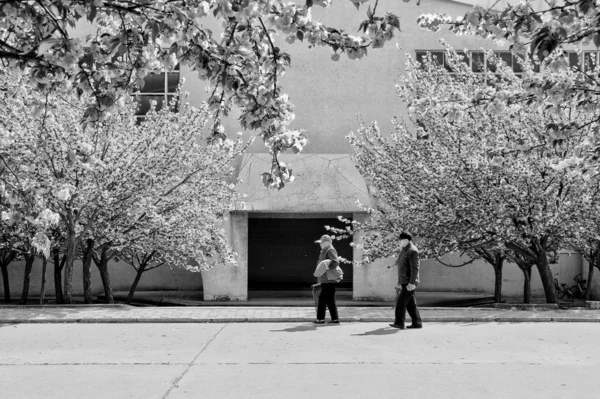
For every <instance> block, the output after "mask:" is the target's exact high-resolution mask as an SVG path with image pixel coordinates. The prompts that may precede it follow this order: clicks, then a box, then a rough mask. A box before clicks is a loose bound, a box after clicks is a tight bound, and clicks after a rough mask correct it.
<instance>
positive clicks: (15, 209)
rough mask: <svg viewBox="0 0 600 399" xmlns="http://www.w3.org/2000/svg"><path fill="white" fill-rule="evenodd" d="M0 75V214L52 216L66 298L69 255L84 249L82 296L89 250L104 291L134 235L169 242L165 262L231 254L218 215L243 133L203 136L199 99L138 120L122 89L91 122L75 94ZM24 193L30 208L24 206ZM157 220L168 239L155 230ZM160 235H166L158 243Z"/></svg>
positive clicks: (43, 239)
mask: <svg viewBox="0 0 600 399" xmlns="http://www.w3.org/2000/svg"><path fill="white" fill-rule="evenodd" d="M0 77H2V78H3V82H2V85H0V86H2V87H9V88H10V90H7V93H11V95H10V96H9V95H5V96H3V97H1V98H0V100H1V101H2V106H3V109H4V110H6V113H7V116H8V118H6V119H3V121H2V122H0V126H1V127H2V137H5V138H7V139H6V140H5V143H4V144H6V146H5V147H4V148H3V150H4V151H3V154H2V156H3V162H4V164H5V165H6V170H7V171H9V172H10V173H9V172H5V173H3V174H2V175H1V176H0V177H1V178H2V179H3V181H4V184H5V186H4V187H10V194H8V197H7V195H3V198H4V197H7V198H9V200H7V201H5V202H4V204H5V206H7V211H4V212H3V218H4V219H7V220H16V219H19V220H18V221H15V222H21V220H22V219H23V220H26V221H29V222H30V223H32V224H33V225H36V226H37V225H40V226H42V224H43V223H45V224H44V225H43V226H42V227H46V229H47V227H48V226H47V224H48V223H47V222H52V223H54V224H57V222H58V219H59V218H60V223H59V225H58V227H59V230H60V231H61V233H62V234H60V236H61V237H64V245H62V248H61V250H62V252H63V253H64V254H65V258H66V261H65V269H64V274H65V275H64V295H65V301H66V302H67V303H70V302H71V297H72V287H73V286H72V284H73V283H72V275H73V262H74V260H75V258H76V256H77V254H80V256H81V257H82V258H83V268H84V288H85V297H86V300H87V301H89V300H90V299H91V292H90V291H89V287H90V282H89V279H90V278H91V277H90V270H89V269H90V264H91V262H92V259H96V260H97V264H98V266H99V269H100V273H101V275H102V278H103V282H104V285H105V291H106V292H107V293H108V294H110V289H109V288H110V285H109V284H108V282H109V278H108V269H107V264H108V261H109V260H110V259H111V258H112V257H113V256H114V255H115V254H117V253H118V252H119V251H121V250H123V249H125V248H131V247H132V246H134V245H139V243H140V242H142V241H143V242H145V243H146V247H145V248H147V247H148V245H151V243H152V242H151V241H150V238H151V237H157V240H158V241H155V242H154V244H155V245H157V248H158V250H160V248H171V249H175V248H177V250H178V252H177V254H178V255H177V257H176V256H175V255H174V254H171V253H168V254H166V253H165V254H163V257H165V258H166V259H168V260H169V261H174V260H175V259H178V262H174V264H173V265H174V266H183V267H189V266H188V265H187V264H184V262H183V261H182V259H183V257H184V256H185V257H187V258H192V259H195V261H196V262H197V264H198V265H199V266H198V267H209V266H210V264H211V259H210V257H214V258H215V260H216V261H230V260H231V251H230V249H229V248H228V246H227V245H226V241H225V239H224V233H223V231H222V221H223V217H224V214H225V213H226V211H227V210H228V209H229V208H230V207H231V206H232V203H233V201H235V200H236V199H237V195H236V194H235V191H234V186H233V185H232V184H231V182H227V181H226V180H227V179H228V177H227V173H228V171H230V170H231V165H230V163H231V161H232V160H233V159H234V158H235V157H236V156H238V155H239V154H240V152H241V151H242V145H241V141H240V140H241V139H238V140H237V141H236V142H234V141H231V140H222V139H217V140H213V143H212V144H207V142H206V134H204V135H203V126H204V124H205V121H206V117H207V112H206V109H205V108H203V109H197V108H195V107H193V106H191V105H190V104H189V103H187V102H186V101H185V96H183V97H181V98H180V99H179V103H178V104H172V107H171V108H169V107H165V109H164V110H161V111H159V112H156V111H155V110H152V111H151V112H150V113H149V114H148V115H147V116H146V118H145V120H143V121H141V122H140V121H139V120H138V119H136V117H135V115H134V112H133V111H134V109H135V106H136V104H135V101H134V100H133V99H129V100H127V101H125V98H123V99H122V102H121V104H122V107H121V108H119V109H118V110H117V111H116V112H114V113H113V114H112V116H111V117H110V118H105V119H104V120H103V121H101V122H98V123H97V124H95V126H94V128H93V129H91V128H89V127H88V128H86V127H84V126H83V125H81V124H80V120H81V118H82V115H83V110H82V109H81V107H80V108H78V107H77V105H81V104H82V102H80V100H79V99H78V98H77V97H76V96H75V95H73V94H72V95H70V96H69V95H68V93H65V92H63V91H48V92H46V94H45V95H43V96H41V95H40V94H39V92H37V91H34V90H28V86H27V84H26V82H25V81H24V80H23V79H22V76H20V75H18V74H16V73H14V72H13V73H9V72H7V73H6V74H4V75H0ZM13 86H14V87H13ZM40 102H41V103H43V104H44V107H43V112H41V113H32V112H31V107H32V105H34V104H36V103H40ZM175 106H177V109H175ZM8 139H10V140H8ZM6 190H8V189H7V188H5V191H6ZM25 190H27V191H25ZM10 196H12V197H10ZM13 197H14V200H10V198H13ZM32 199H34V200H35V201H34V202H33V204H35V208H25V207H24V205H23V204H29V203H31V200H32ZM184 215H185V217H184ZM161 229H166V231H168V232H169V234H170V237H172V238H169V237H167V236H166V235H164V234H162V235H161V234H160V232H161V231H163V230H161ZM38 233H39V234H38ZM38 233H36V235H35V236H34V244H35V245H33V246H34V247H35V248H38V249H40V250H42V251H43V252H44V253H45V256H46V257H48V255H49V254H48V252H49V250H50V247H51V245H52V243H51V242H50V239H49V238H48V237H49V235H48V234H45V230H44V229H40V230H39V232H38ZM207 237H210V239H207ZM35 240H37V241H39V242H36V241H35ZM161 240H162V241H167V240H173V243H172V244H171V245H170V246H168V245H164V244H163V245H162V247H159V244H160V242H161ZM56 241H57V243H58V244H59V245H60V243H61V240H59V239H57V240H56ZM215 243H218V244H219V245H215ZM134 248H136V247H134ZM165 252H166V251H165ZM94 255H96V256H94ZM55 262H57V261H55ZM189 268H192V267H189ZM107 297H108V298H109V299H110V295H107Z"/></svg>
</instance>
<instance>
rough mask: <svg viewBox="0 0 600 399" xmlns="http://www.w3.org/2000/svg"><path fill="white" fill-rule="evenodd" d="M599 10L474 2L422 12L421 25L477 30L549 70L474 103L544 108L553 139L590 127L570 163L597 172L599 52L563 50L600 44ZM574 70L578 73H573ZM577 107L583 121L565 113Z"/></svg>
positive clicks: (589, 5)
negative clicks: (460, 11) (460, 8)
mask: <svg viewBox="0 0 600 399" xmlns="http://www.w3.org/2000/svg"><path fill="white" fill-rule="evenodd" d="M599 15H600V7H599V6H598V4H597V3H596V2H594V1H589V0H574V1H566V2H562V1H556V0H551V1H547V2H543V3H542V2H537V3H535V4H534V1H532V0H525V1H521V2H520V3H518V4H516V5H507V6H506V8H504V9H502V10H500V9H498V8H497V7H496V8H494V7H492V8H485V7H481V6H476V7H474V8H473V9H472V10H471V11H469V12H467V13H466V14H465V15H464V16H462V17H458V18H456V19H453V18H452V17H450V16H448V15H445V14H427V15H422V16H421V17H420V18H419V24H420V25H421V26H422V27H424V28H426V29H429V30H433V31H437V30H439V29H440V28H442V27H444V26H447V27H449V28H450V30H451V31H452V32H454V33H456V34H458V35H478V36H481V37H484V38H489V39H492V40H495V41H498V42H501V43H506V42H508V43H509V44H510V48H511V49H512V50H513V51H515V52H517V53H520V54H522V55H527V56H529V57H531V58H532V59H533V61H534V62H537V63H540V64H542V68H543V69H545V70H546V72H547V73H545V74H543V75H538V76H532V77H531V78H530V79H528V80H526V81H524V82H523V88H524V90H516V91H515V90H504V91H497V92H496V91H491V92H489V93H487V95H485V96H480V97H478V98H473V104H482V105H483V106H486V104H488V103H489V102H496V103H498V102H502V103H504V104H506V105H509V107H508V108H510V105H511V104H515V103H525V104H528V105H530V104H534V105H535V106H536V107H541V108H542V109H543V110H544V115H545V116H546V130H547V136H548V139H549V140H554V141H561V140H563V138H564V137H565V136H569V135H577V134H579V133H578V132H579V130H582V129H583V130H585V129H587V128H588V127H590V126H591V127H592V129H593V131H594V134H593V135H590V136H589V138H588V140H586V141H585V142H582V143H581V144H580V145H579V147H578V148H577V150H576V151H574V152H573V158H572V163H575V165H573V164H571V165H569V166H570V167H575V166H581V168H583V169H586V170H587V169H590V168H591V169H593V170H594V171H597V170H598V168H599V166H600V165H599V164H598V160H597V159H598V158H597V153H598V150H599V148H600V141H598V137H599V135H598V132H599V131H600V130H599V129H600V127H599V124H598V122H599V121H600V113H598V109H600V107H599V105H600V97H599V94H600V91H599V89H600V87H599V83H598V80H597V75H598V72H599V69H598V60H597V55H596V54H594V55H593V56H592V57H590V58H587V59H584V60H581V58H580V59H579V61H578V62H570V60H569V55H568V54H567V53H565V52H564V51H565V50H569V49H571V50H572V49H573V48H577V47H579V46H589V45H592V44H593V45H595V46H596V47H597V46H599V45H600V32H598V29H597V20H598V17H599ZM580 57H581V54H580ZM572 71H575V72H577V73H575V74H573V73H569V72H572ZM574 106H576V107H577V108H578V111H579V112H580V113H586V114H588V115H589V116H590V117H591V118H584V120H582V121H579V120H573V119H570V118H568V117H565V114H569V113H570V112H571V110H572V109H573V107H574ZM554 119H558V120H559V121H560V122H559V123H557V122H556V121H555V120H554Z"/></svg>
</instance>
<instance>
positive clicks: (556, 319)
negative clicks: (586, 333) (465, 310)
mask: <svg viewBox="0 0 600 399" xmlns="http://www.w3.org/2000/svg"><path fill="white" fill-rule="evenodd" d="M312 321H313V319H312V318H297V317H289V318H236V317H232V318H214V319H194V318H178V319H153V318H110V319H98V318H88V319H54V320H52V319H9V320H0V324H69V323H71V324H166V323H173V324H183V323H197V324H204V323H308V322H312ZM340 321H341V322H342V323H391V322H393V321H394V319H393V318H392V317H390V318H383V317H361V318H346V319H344V318H341V319H340ZM423 322H424V323H600V319H586V318H576V317H536V318H521V317H493V318H483V317H423Z"/></svg>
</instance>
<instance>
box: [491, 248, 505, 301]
mask: <svg viewBox="0 0 600 399" xmlns="http://www.w3.org/2000/svg"><path fill="white" fill-rule="evenodd" d="M493 266H494V277H495V282H494V302H495V303H500V302H502V267H503V266H504V258H503V257H502V256H501V255H496V259H495V262H494V264H493Z"/></svg>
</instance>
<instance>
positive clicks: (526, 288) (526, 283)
mask: <svg viewBox="0 0 600 399" xmlns="http://www.w3.org/2000/svg"><path fill="white" fill-rule="evenodd" d="M521 271H522V272H523V303H531V268H530V267H521Z"/></svg>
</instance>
